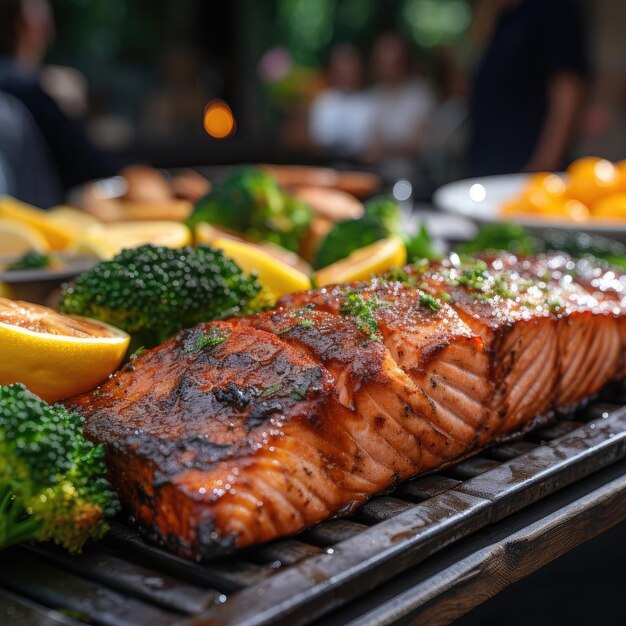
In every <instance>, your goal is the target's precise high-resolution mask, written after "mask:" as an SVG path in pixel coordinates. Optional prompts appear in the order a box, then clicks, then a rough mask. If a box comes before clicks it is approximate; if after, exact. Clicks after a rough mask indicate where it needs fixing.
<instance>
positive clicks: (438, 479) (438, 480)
mask: <svg viewBox="0 0 626 626" xmlns="http://www.w3.org/2000/svg"><path fill="white" fill-rule="evenodd" d="M458 484H460V481H459V480H456V479H454V478H448V477H447V476H441V475H440V474H433V475H432V476H423V477H421V478H414V479H413V480H409V481H408V482H406V483H404V484H402V485H400V487H399V488H398V493H400V494H402V495H405V496H408V497H410V498H412V499H414V500H428V498H432V497H434V496H437V495H439V494H440V493H443V492H444V491H448V490H449V489H454V488H455V487H456V486H457V485H458Z"/></svg>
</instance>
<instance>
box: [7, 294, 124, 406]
mask: <svg viewBox="0 0 626 626" xmlns="http://www.w3.org/2000/svg"><path fill="white" fill-rule="evenodd" d="M129 341H130V337H129V336H128V335H127V334H126V333H125V332H123V331H121V330H119V329H117V328H114V327H113V326H109V325H108V324H103V323H102V322H96V321H95V320H89V319H87V318H78V317H68V316H64V315H60V314H58V313H56V312H55V311H53V310H52V309H49V308H47V307H44V306H39V305H36V304H30V303H28V302H21V301H13V300H8V299H7V298H0V352H1V354H2V359H1V360H0V385H10V384H12V383H22V384H24V385H26V387H28V388H29V389H30V390H31V391H32V392H33V393H35V394H37V395H38V396H39V397H40V398H42V399H43V400H45V401H46V402H56V401H57V400H61V399H63V398H69V397H71V396H75V395H77V394H79V393H83V392H85V391H89V390H90V389H93V388H94V387H96V386H97V385H98V384H99V383H101V382H102V381H103V380H104V379H105V378H106V377H107V376H109V374H111V373H112V372H114V371H115V370H116V369H117V368H118V367H119V366H120V363H121V362H122V359H123V358H124V355H125V354H126V350H127V349H128V344H129Z"/></svg>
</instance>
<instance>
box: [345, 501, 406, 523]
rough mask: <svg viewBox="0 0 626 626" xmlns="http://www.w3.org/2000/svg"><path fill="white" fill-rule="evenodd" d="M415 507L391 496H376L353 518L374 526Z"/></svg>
mask: <svg viewBox="0 0 626 626" xmlns="http://www.w3.org/2000/svg"><path fill="white" fill-rule="evenodd" d="M414 506H415V505H414V504H413V503H411V502H406V501H405V500H400V499H399V498H394V497H392V496H377V497H375V498H372V499H371V500H368V501H367V502H366V503H365V504H364V505H363V506H362V507H361V508H360V509H359V510H358V511H357V512H356V514H355V518H356V519H358V520H359V521H362V522H365V523H366V524H376V523H378V522H384V521H385V520H388V519H391V518H392V517H395V516H396V515H400V513H404V512H405V511H408V510H409V509H412V508H413V507H414Z"/></svg>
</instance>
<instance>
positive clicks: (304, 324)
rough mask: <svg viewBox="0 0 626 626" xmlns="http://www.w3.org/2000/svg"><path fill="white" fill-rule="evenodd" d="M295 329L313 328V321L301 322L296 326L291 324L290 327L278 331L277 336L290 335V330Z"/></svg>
mask: <svg viewBox="0 0 626 626" xmlns="http://www.w3.org/2000/svg"><path fill="white" fill-rule="evenodd" d="M295 328H313V320H306V319H305V320H299V321H297V322H296V323H295V324H290V325H289V326H285V328H281V329H280V330H278V331H276V334H277V335H282V334H284V333H288V332H289V331H290V330H294V329H295Z"/></svg>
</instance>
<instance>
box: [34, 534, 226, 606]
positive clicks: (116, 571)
mask: <svg viewBox="0 0 626 626" xmlns="http://www.w3.org/2000/svg"><path fill="white" fill-rule="evenodd" d="M24 549H25V550H28V551H29V552H32V554H34V555H36V556H40V557H42V558H43V559H44V560H46V561H48V562H50V563H52V564H53V565H55V566H58V567H61V568H63V569H64V570H65V571H68V572H71V573H73V574H78V575H79V576H81V577H83V578H85V579H88V580H93V581H95V582H98V583H100V584H102V585H105V586H106V587H109V588H110V589H115V590H118V591H121V592H122V593H127V594H130V595H133V596H134V597H136V598H139V599H141V600H144V601H147V602H150V603H151V604H154V605H157V606H160V607H163V608H165V609H169V610H173V611H179V612H180V613H186V614H195V613H200V612H201V611H205V610H207V609H208V608H210V607H211V606H212V605H213V604H215V602H216V601H218V599H219V597H220V596H221V594H219V593H218V592H217V591H212V590H206V589H203V588H202V587H198V586H196V585H191V584H189V583H187V582H184V581H180V580H176V579H175V578H173V577H172V576H169V575H168V574H164V573H163V572H160V571H158V570H154V569H151V568H146V567H143V566H141V565H138V564H137V563H132V562H129V561H127V560H125V559H123V558H121V557H120V556H118V555H115V554H112V553H110V552H109V551H108V550H107V549H103V548H102V547H100V546H98V545H97V544H96V545H90V546H86V547H85V550H84V551H83V553H82V554H78V555H69V554H67V552H65V551H64V550H62V549H60V548H57V547H56V546H50V545H46V546H43V547H40V546H24Z"/></svg>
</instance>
